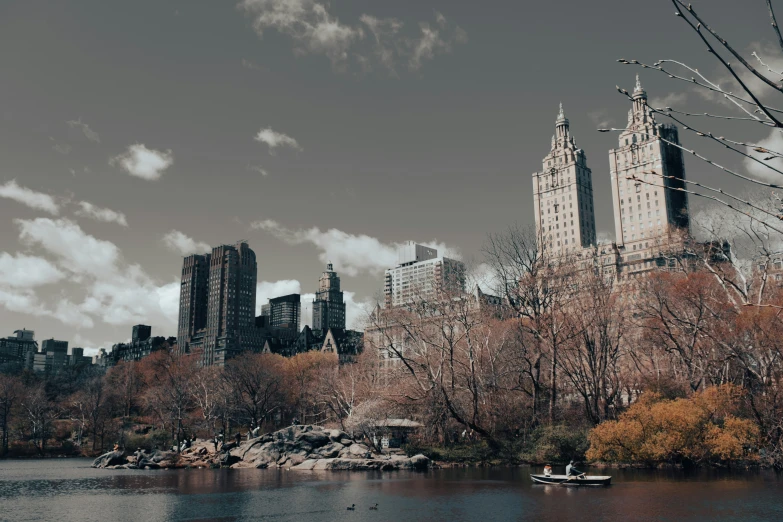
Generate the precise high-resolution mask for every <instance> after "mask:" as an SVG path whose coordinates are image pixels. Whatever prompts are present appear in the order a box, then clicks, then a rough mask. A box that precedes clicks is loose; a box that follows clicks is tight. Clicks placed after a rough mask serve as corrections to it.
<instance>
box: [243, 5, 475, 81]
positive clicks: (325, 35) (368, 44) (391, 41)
mask: <svg viewBox="0 0 783 522" xmlns="http://www.w3.org/2000/svg"><path fill="white" fill-rule="evenodd" d="M239 8H240V9H241V10H243V11H244V12H245V14H246V15H248V16H250V17H251V18H252V20H253V29H255V31H256V33H257V34H258V35H259V36H260V37H262V36H263V34H264V32H265V31H267V30H270V29H273V30H276V31H278V32H279V33H281V34H284V35H286V36H288V37H290V38H291V39H292V40H293V41H294V44H295V47H294V52H295V53H297V54H307V53H310V54H320V55H324V56H326V57H328V58H329V60H330V61H331V62H332V66H333V68H334V69H336V70H345V69H347V63H348V58H349V57H350V56H353V57H354V58H355V60H356V61H357V62H358V63H359V65H360V67H361V68H362V69H363V70H365V71H367V70H371V69H372V61H371V59H370V58H368V56H371V57H373V58H374V60H377V62H378V63H380V64H381V65H382V66H383V67H384V68H386V69H388V70H389V71H390V72H392V73H393V74H395V75H396V70H395V69H396V63H397V62H398V61H402V62H404V63H405V62H407V64H408V66H409V68H410V69H411V70H417V69H419V68H420V67H421V65H422V63H423V62H424V61H425V60H429V59H432V58H433V57H435V55H436V54H439V53H443V52H449V51H451V48H452V46H453V45H454V44H455V43H463V42H465V41H467V33H466V32H465V31H464V30H463V29H462V28H460V27H459V26H456V25H451V24H449V23H448V22H447V21H446V17H444V16H443V15H442V14H440V13H438V12H437V11H436V12H435V25H434V26H430V24H428V23H420V24H419V33H418V34H416V35H406V34H403V32H402V30H403V27H404V24H403V22H402V21H400V20H398V19H396V18H378V17H376V16H373V15H371V14H366V13H365V14H362V15H361V16H360V17H359V21H358V23H356V24H354V25H351V24H344V23H341V22H340V21H339V20H338V19H337V17H336V16H333V15H332V14H330V13H329V5H328V4H326V3H321V2H318V1H316V0H242V1H241V2H240V3H239ZM366 33H369V35H370V37H369V38H365V36H366Z"/></svg>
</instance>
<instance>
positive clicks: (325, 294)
mask: <svg viewBox="0 0 783 522" xmlns="http://www.w3.org/2000/svg"><path fill="white" fill-rule="evenodd" d="M312 328H313V330H323V331H327V330H329V329H330V328H343V329H344V328H345V301H344V300H343V293H342V291H341V290H340V278H339V277H338V276H337V272H335V271H334V270H333V269H332V264H331V263H329V264H328V265H326V271H325V272H324V273H323V274H321V277H320V279H318V291H317V292H316V293H315V300H313V321H312Z"/></svg>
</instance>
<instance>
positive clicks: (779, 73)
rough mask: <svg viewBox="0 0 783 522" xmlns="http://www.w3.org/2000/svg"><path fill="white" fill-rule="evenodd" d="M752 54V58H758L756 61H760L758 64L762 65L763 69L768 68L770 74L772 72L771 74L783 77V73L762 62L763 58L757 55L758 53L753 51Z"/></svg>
mask: <svg viewBox="0 0 783 522" xmlns="http://www.w3.org/2000/svg"><path fill="white" fill-rule="evenodd" d="M750 54H751V55H752V56H754V57H755V58H756V60H758V62H759V63H760V64H761V66H762V67H766V68H767V70H768V71H769V72H771V73H773V74H777V75H778V76H783V72H780V71H776V70H774V69H773V68H772V67H770V66H769V65H767V64H766V63H764V60H762V59H761V56H759V55H758V54H756V51H753V52H752V53H750Z"/></svg>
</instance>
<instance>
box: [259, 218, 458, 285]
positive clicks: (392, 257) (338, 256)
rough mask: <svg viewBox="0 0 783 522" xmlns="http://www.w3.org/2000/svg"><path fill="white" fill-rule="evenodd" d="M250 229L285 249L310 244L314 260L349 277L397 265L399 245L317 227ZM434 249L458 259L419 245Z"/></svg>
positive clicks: (446, 250) (453, 252)
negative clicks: (279, 242) (284, 245)
mask: <svg viewBox="0 0 783 522" xmlns="http://www.w3.org/2000/svg"><path fill="white" fill-rule="evenodd" d="M250 226H251V228H253V229H256V230H264V231H266V232H269V233H271V234H272V235H273V236H275V237H276V238H278V239H280V240H282V241H285V242H286V243H288V244H289V245H298V244H304V243H310V244H312V245H315V246H316V248H318V250H320V253H319V254H318V259H320V260H321V262H322V263H324V264H326V263H329V262H331V263H332V264H334V266H335V269H336V270H339V271H343V272H345V273H346V274H347V275H349V276H356V275H358V274H359V273H369V274H379V273H382V272H383V271H384V270H385V269H387V268H393V267H394V266H396V265H397V249H398V248H399V247H400V246H401V245H402V243H382V242H381V241H379V240H378V239H376V238H374V237H370V236H367V235H364V234H359V235H356V234H349V233H347V232H343V231H342V230H337V229H335V228H332V229H329V230H327V231H323V232H322V231H321V230H320V229H319V228H317V227H313V228H309V229H298V230H293V229H288V228H285V227H283V226H282V225H280V224H279V223H278V222H276V221H272V220H265V221H256V222H254V223H252V224H251V225H250ZM420 244H425V245H427V246H430V247H432V248H436V249H438V254H439V255H444V256H447V257H452V258H454V259H459V252H458V251H457V250H455V249H452V248H449V247H447V246H446V245H444V244H443V243H438V242H437V241H430V242H427V243H421V242H420Z"/></svg>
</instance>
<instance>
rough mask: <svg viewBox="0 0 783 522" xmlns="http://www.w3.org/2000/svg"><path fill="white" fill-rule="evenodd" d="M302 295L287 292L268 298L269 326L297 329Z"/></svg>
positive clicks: (300, 316) (300, 315)
mask: <svg viewBox="0 0 783 522" xmlns="http://www.w3.org/2000/svg"><path fill="white" fill-rule="evenodd" d="M301 318H302V296H301V295H299V294H288V295H283V296H280V297H275V298H273V299H270V300H269V326H270V327H271V328H283V329H289V330H296V331H299V322H300V319H301Z"/></svg>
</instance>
